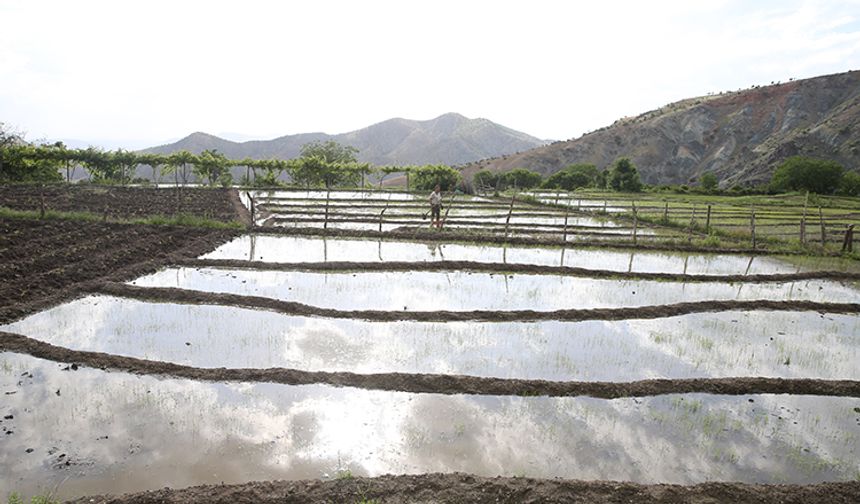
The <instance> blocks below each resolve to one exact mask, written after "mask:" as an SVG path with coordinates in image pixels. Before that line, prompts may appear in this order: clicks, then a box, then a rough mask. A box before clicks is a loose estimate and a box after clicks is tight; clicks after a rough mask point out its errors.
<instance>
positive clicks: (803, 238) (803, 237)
mask: <svg viewBox="0 0 860 504" xmlns="http://www.w3.org/2000/svg"><path fill="white" fill-rule="evenodd" d="M808 204H809V191H806V199H805V200H803V218H801V219H800V244H801V245H806V207H807V205H808Z"/></svg>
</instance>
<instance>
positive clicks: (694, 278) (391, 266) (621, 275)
mask: <svg viewBox="0 0 860 504" xmlns="http://www.w3.org/2000/svg"><path fill="white" fill-rule="evenodd" d="M175 265H176V266H187V267H190V268H230V269H253V270H262V271H479V272H492V273H495V272H503V273H521V274H530V275H553V276H570V277H583V278H599V279H603V278H605V279H619V280H664V281H671V282H683V283H691V282H727V283H735V282H740V283H766V282H799V281H805V280H838V281H858V280H860V273H853V272H852V273H848V272H842V271H810V272H803V273H774V274H753V275H684V274H681V273H650V272H639V271H631V272H627V271H615V270H595V269H587V268H577V267H573V266H545V265H538V264H518V263H514V264H509V263H492V262H476V261H414V262H410V261H384V262H379V261H375V262H350V261H328V262H300V263H275V262H262V261H245V260H241V259H186V260H181V261H177V263H176V264H175Z"/></svg>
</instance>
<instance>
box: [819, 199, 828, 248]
mask: <svg viewBox="0 0 860 504" xmlns="http://www.w3.org/2000/svg"><path fill="white" fill-rule="evenodd" d="M818 221H819V223H820V224H821V248H822V250H823V249H824V246H825V245H827V230H826V229H825V227H824V213H822V212H821V207H818Z"/></svg>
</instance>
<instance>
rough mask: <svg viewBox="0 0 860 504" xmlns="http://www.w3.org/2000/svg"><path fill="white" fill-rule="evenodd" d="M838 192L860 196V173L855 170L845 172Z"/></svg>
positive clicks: (843, 194) (844, 194)
mask: <svg viewBox="0 0 860 504" xmlns="http://www.w3.org/2000/svg"><path fill="white" fill-rule="evenodd" d="M837 192H838V193H839V194H840V195H842V196H860V174H858V173H857V172H853V171H847V172H845V174H844V175H842V180H841V181H840V182H839V189H838V191H837Z"/></svg>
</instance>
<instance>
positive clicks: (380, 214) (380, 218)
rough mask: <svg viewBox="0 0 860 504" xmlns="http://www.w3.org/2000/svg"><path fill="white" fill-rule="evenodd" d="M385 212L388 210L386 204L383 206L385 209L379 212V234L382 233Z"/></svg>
mask: <svg viewBox="0 0 860 504" xmlns="http://www.w3.org/2000/svg"><path fill="white" fill-rule="evenodd" d="M386 210H388V203H386V204H385V208H383V209H382V211H381V212H379V232H380V233H381V232H382V216H383V215H385V211H386ZM432 226H433V224H432V221H431V224H430V227H432Z"/></svg>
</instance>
